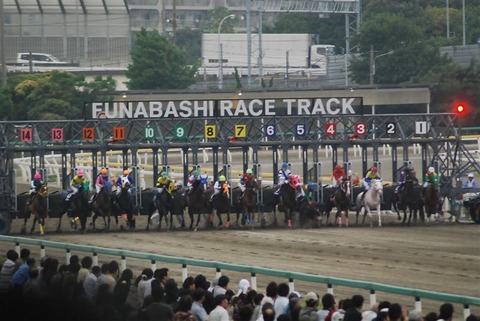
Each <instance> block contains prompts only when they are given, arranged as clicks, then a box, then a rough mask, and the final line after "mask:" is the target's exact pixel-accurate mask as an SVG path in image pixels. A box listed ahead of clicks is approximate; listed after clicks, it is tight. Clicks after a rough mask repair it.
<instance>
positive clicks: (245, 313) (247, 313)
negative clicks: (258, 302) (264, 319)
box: [238, 305, 253, 321]
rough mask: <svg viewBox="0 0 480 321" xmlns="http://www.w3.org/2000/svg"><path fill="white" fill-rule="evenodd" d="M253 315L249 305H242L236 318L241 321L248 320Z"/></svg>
mask: <svg viewBox="0 0 480 321" xmlns="http://www.w3.org/2000/svg"><path fill="white" fill-rule="evenodd" d="M252 315H253V309H252V307H251V306H249V305H244V306H242V307H241V308H240V309H239V310H238V316H239V318H240V320H241V321H244V320H250V319H251V318H252Z"/></svg>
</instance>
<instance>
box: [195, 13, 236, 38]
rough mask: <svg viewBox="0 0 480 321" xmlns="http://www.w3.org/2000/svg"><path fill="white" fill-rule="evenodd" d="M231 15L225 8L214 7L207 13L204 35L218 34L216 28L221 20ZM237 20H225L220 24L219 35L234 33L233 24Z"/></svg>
mask: <svg viewBox="0 0 480 321" xmlns="http://www.w3.org/2000/svg"><path fill="white" fill-rule="evenodd" d="M231 14H233V13H232V12H231V11H229V10H228V8H226V7H216V8H215V9H212V10H210V11H209V12H208V15H207V21H208V26H207V27H206V28H205V29H204V30H203V32H204V33H218V26H219V25H220V23H221V22H222V20H223V18H225V17H226V16H229V15H231ZM236 20H237V18H236V17H235V18H233V19H226V20H225V21H223V23H222V30H220V32H221V33H234V28H233V26H234V24H235V21H236Z"/></svg>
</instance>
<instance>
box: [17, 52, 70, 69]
mask: <svg viewBox="0 0 480 321" xmlns="http://www.w3.org/2000/svg"><path fill="white" fill-rule="evenodd" d="M30 59H31V60H32V63H33V65H35V66H51V65H67V64H68V63H67V62H64V61H61V60H60V59H58V58H57V57H55V56H52V55H50V54H47V53H36V52H35V53H29V52H21V53H18V54H17V66H28V65H29V64H30Z"/></svg>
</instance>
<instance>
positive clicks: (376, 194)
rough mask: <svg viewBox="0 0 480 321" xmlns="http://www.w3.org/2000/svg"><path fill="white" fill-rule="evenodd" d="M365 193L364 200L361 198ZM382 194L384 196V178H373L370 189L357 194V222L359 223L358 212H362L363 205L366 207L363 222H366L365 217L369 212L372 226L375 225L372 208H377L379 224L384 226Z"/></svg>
mask: <svg viewBox="0 0 480 321" xmlns="http://www.w3.org/2000/svg"><path fill="white" fill-rule="evenodd" d="M364 193H365V197H364V198H363V200H362V199H361V198H362V194H364ZM382 196H383V185H382V180H380V179H372V181H371V182H370V188H369V189H368V191H366V192H362V193H360V194H358V196H357V201H356V208H357V217H356V222H355V223H356V224H358V214H359V213H360V210H361V209H362V207H365V209H364V216H363V221H362V224H364V223H365V217H366V216H367V213H368V216H369V217H370V226H373V219H372V212H371V210H372V209H376V210H377V214H378V226H382V218H381V203H382Z"/></svg>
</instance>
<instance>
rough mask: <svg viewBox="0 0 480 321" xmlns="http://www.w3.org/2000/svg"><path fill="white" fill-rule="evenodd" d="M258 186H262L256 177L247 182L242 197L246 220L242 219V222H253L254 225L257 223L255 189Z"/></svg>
mask: <svg viewBox="0 0 480 321" xmlns="http://www.w3.org/2000/svg"><path fill="white" fill-rule="evenodd" d="M258 188H260V184H259V182H258V181H257V179H256V178H253V179H251V180H249V181H248V182H247V183H246V184H245V191H244V193H243V197H242V210H243V215H244V220H242V222H243V221H245V224H249V223H251V224H252V226H253V225H255V211H256V210H257V197H256V195H255V189H258ZM237 218H238V215H237ZM237 220H238V219H237Z"/></svg>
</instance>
